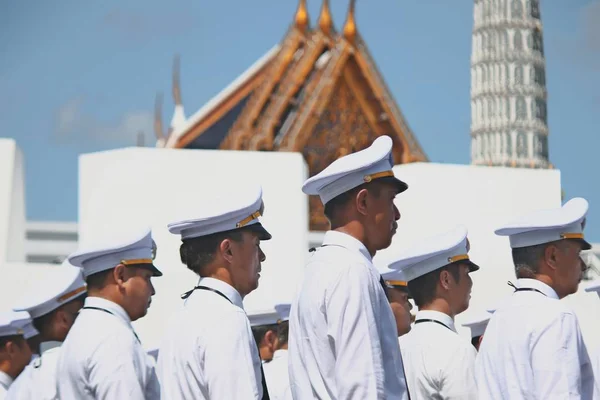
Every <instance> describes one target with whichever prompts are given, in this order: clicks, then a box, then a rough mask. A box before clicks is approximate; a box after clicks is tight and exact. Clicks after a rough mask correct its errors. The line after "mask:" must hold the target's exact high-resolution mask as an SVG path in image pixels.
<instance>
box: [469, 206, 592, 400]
mask: <svg viewBox="0 0 600 400" xmlns="http://www.w3.org/2000/svg"><path fill="white" fill-rule="evenodd" d="M587 210H588V203H587V201H586V200H584V199H582V198H575V199H572V200H570V201H569V202H567V203H566V204H565V205H564V206H562V207H561V208H557V209H549V210H540V211H537V212H533V213H531V214H529V215H525V216H523V217H521V218H519V219H517V220H515V221H513V222H511V223H509V224H507V225H505V226H504V227H502V228H500V229H498V230H496V234H497V235H500V236H508V237H509V240H510V245H511V247H512V257H513V261H514V265H515V272H516V276H517V278H518V279H517V282H516V285H514V286H515V293H514V294H512V295H511V297H510V299H509V300H507V301H503V302H502V303H501V304H500V306H499V307H498V308H497V310H496V311H495V312H494V314H493V315H492V317H491V318H490V322H489V323H488V326H487V329H486V331H485V339H484V340H483V341H482V343H481V347H480V348H479V355H478V357H477V365H476V377H477V387H478V391H479V398H480V399H498V400H503V399H507V400H508V399H515V400H516V399H519V400H522V399H543V400H551V399H557V400H558V399H561V400H562V399H590V398H592V391H593V386H594V376H593V373H592V367H591V364H590V359H589V356H588V353H587V349H586V347H585V344H584V342H583V338H582V336H581V331H580V328H579V323H578V321H577V317H576V316H575V313H574V312H573V310H571V309H570V308H569V306H568V305H567V304H566V303H563V302H561V301H559V299H562V298H563V297H565V296H568V295H569V294H571V293H575V292H576V291H577V287H578V285H579V281H580V280H581V277H582V273H583V268H582V263H581V258H580V252H581V250H584V249H589V248H590V245H589V243H587V242H586V241H585V240H584V236H583V228H584V224H585V216H586V213H587Z"/></svg>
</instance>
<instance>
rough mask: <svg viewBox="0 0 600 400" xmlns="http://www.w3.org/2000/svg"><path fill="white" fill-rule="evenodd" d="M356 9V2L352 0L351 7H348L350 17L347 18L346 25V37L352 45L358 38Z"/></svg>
mask: <svg viewBox="0 0 600 400" xmlns="http://www.w3.org/2000/svg"><path fill="white" fill-rule="evenodd" d="M355 7H356V0H350V7H348V16H347V17H346V23H345V24H344V37H345V38H346V40H347V41H349V42H350V43H354V39H355V38H356V22H355V21H354V8H355Z"/></svg>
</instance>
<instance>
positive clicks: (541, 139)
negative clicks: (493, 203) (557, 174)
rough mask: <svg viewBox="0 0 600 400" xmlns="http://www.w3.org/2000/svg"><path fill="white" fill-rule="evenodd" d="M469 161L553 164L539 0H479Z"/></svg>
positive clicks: (476, 20)
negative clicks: (550, 158)
mask: <svg viewBox="0 0 600 400" xmlns="http://www.w3.org/2000/svg"><path fill="white" fill-rule="evenodd" d="M472 46H473V48H472V53H471V162H472V163H473V164H477V165H497V166H511V167H527V168H551V164H550V162H549V160H548V125H547V113H546V96H547V94H546V73H545V59H544V45H543V39H542V22H541V20H540V8H539V0H475V10H474V26H473V43H472Z"/></svg>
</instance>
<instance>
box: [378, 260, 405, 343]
mask: <svg viewBox="0 0 600 400" xmlns="http://www.w3.org/2000/svg"><path fill="white" fill-rule="evenodd" d="M379 273H380V274H381V278H382V279H383V285H385V287H384V291H385V293H386V295H387V298H388V300H389V302H390V307H391V308H392V313H393V314H394V319H395V320H396V329H397V331H398V337H400V336H402V335H406V334H407V333H408V332H410V329H411V323H412V314H411V313H410V311H411V310H412V304H410V301H409V299H410V293H409V291H408V282H406V281H405V280H404V279H405V277H404V274H403V273H402V272H401V271H398V270H396V269H390V268H389V266H387V265H386V266H384V267H381V268H379Z"/></svg>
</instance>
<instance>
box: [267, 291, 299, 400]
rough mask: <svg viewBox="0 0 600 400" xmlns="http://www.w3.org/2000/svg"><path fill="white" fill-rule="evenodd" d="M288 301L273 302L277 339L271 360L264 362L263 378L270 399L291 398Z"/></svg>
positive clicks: (288, 399)
mask: <svg viewBox="0 0 600 400" xmlns="http://www.w3.org/2000/svg"><path fill="white" fill-rule="evenodd" d="M290 308H291V304H290V303H278V304H275V310H276V311H277V316H278V319H277V321H276V324H277V333H276V334H277V341H276V348H277V350H275V352H274V353H273V358H272V359H271V361H269V362H267V363H265V364H264V366H263V367H264V370H265V379H266V381H267V387H268V388H269V396H270V397H271V399H272V400H292V391H291V389H290V377H289V374H288V333H289V318H290Z"/></svg>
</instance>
